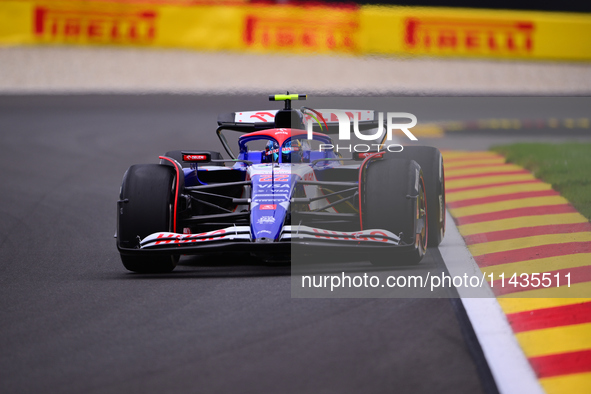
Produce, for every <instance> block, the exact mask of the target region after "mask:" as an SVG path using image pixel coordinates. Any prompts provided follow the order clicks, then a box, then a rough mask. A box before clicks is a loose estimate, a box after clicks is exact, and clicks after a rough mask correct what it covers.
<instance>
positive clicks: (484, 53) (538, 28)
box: [358, 6, 591, 60]
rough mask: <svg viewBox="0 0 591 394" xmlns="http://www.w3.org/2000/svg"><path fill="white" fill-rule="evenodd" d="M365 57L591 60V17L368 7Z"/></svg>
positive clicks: (362, 35)
mask: <svg viewBox="0 0 591 394" xmlns="http://www.w3.org/2000/svg"><path fill="white" fill-rule="evenodd" d="M358 39H359V45H360V47H362V48H363V52H364V53H374V54H411V55H432V56H459V57H462V56H468V57H493V58H518V59H557V60H558V59H560V60H591V15H587V14H569V13H549V12H533V11H531V12H530V11H504V10H499V11H496V10H495V11H493V10H472V9H451V8H447V9H446V8H440V9H436V8H407V7H378V6H368V7H364V8H363V12H361V14H360V28H359V36H358Z"/></svg>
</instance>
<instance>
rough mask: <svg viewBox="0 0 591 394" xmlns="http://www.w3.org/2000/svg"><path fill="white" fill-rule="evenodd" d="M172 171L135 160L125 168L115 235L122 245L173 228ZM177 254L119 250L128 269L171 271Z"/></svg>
mask: <svg viewBox="0 0 591 394" xmlns="http://www.w3.org/2000/svg"><path fill="white" fill-rule="evenodd" d="M175 177H176V176H175V174H174V172H173V171H172V168H170V167H167V166H162V165H158V164H137V165H133V166H131V167H130V168H129V170H127V172H126V173H125V175H124V177H123V184H122V185H121V195H120V202H119V206H118V212H117V214H118V215H117V216H118V228H117V237H118V242H119V245H120V246H121V247H123V248H139V240H140V239H143V238H144V237H146V236H148V235H150V234H153V233H157V232H176V231H175V229H174V228H173V227H174V226H173V222H174V220H173V219H174V218H173V215H174V213H173V212H174V206H173V205H174V193H175V190H174V187H175V186H176V184H175V180H176V178H175ZM178 259H179V257H178V256H177V255H153V256H147V257H144V256H139V255H129V254H124V253H122V254H121V262H122V263H123V266H124V267H125V268H127V269H128V270H129V271H133V272H139V273H162V272H170V271H172V270H173V269H174V268H175V267H176V264H177V262H178Z"/></svg>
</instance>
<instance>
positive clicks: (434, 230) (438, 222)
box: [390, 146, 445, 246]
mask: <svg viewBox="0 0 591 394" xmlns="http://www.w3.org/2000/svg"><path fill="white" fill-rule="evenodd" d="M390 157H394V158H400V159H409V160H414V161H416V162H417V163H419V165H420V166H421V169H422V170H423V178H424V179H425V190H426V191H427V212H428V213H429V216H428V218H427V219H428V222H429V246H439V244H440V243H441V241H443V237H444V235H445V174H444V169H443V157H442V156H441V152H439V149H437V148H434V147H431V146H405V147H404V150H403V151H402V152H397V153H391V154H390Z"/></svg>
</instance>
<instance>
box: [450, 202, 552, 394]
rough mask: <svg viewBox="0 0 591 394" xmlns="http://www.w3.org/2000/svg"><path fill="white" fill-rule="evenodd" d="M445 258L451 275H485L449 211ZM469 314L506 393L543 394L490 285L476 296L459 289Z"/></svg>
mask: <svg viewBox="0 0 591 394" xmlns="http://www.w3.org/2000/svg"><path fill="white" fill-rule="evenodd" d="M439 250H440V252H441V256H442V257H443V261H444V263H445V265H446V266H447V269H448V271H449V273H450V275H451V276H454V275H459V276H463V275H464V273H467V274H468V275H469V276H470V275H472V274H474V275H481V273H480V270H479V268H478V266H477V265H476V262H475V261H474V258H473V257H472V254H470V251H469V250H468V247H467V246H466V243H465V242H464V239H463V238H462V236H461V235H460V232H459V231H458V228H457V227H456V225H455V223H454V221H453V219H452V217H451V215H450V214H449V213H447V223H446V232H445V238H444V240H443V242H442V243H441V245H440V246H439ZM458 292H459V293H460V297H461V299H462V303H463V304H464V308H465V309H466V313H467V315H468V317H469V319H470V321H471V322H472V327H473V328H474V332H475V333H476V337H477V338H478V341H479V342H480V346H481V347H482V351H483V352H484V356H485V357H486V361H487V363H488V365H489V368H490V370H491V372H492V375H493V377H494V379H495V382H496V384H497V388H498V389H499V392H500V393H502V394H522V393H530V394H537V393H539V394H543V393H544V390H543V389H542V386H541V385H540V383H539V381H538V379H537V377H536V374H535V373H534V371H533V369H532V368H531V365H530V364H529V361H528V360H527V358H526V357H525V354H523V351H522V350H521V347H520V346H519V343H518V342H517V339H516V338H515V335H513V330H512V329H511V326H510V325H509V322H508V321H507V317H506V316H505V313H504V312H503V310H502V309H501V306H500V305H499V303H498V302H497V299H496V298H495V297H494V296H491V294H492V292H491V291H490V288H488V289H482V291H481V292H480V293H479V294H478V296H480V297H484V296H486V293H488V295H489V297H485V298H467V297H470V296H471V297H474V296H475V293H474V292H472V293H470V291H469V290H468V291H462V289H458Z"/></svg>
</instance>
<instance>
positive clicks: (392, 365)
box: [0, 95, 588, 393]
mask: <svg viewBox="0 0 591 394" xmlns="http://www.w3.org/2000/svg"><path fill="white" fill-rule="evenodd" d="M438 100H444V99H443V98H439V99H438ZM337 101H338V100H337ZM376 103H379V101H376ZM440 103H443V104H442V105H444V104H445V101H440ZM269 104H270V103H268V102H266V101H265V100H264V99H263V100H260V98H258V97H257V98H253V97H224V96H216V97H196V96H131V95H130V96H108V95H99V96H70V97H68V96H21V97H18V96H12V97H10V96H4V97H0V141H1V144H0V146H1V147H2V154H1V155H0V168H1V169H2V193H0V211H1V218H2V219H1V220H0V237H1V238H0V245H1V246H0V262H1V264H0V299H1V303H2V304H1V305H2V306H1V308H0V333H1V336H0V349H1V352H0V391H1V392H4V393H21V392H27V393H32V392H51V393H80V392H86V393H93V392H101V393H104V392H126V393H127V392H142V393H162V392H200V393H204V392H253V393H260V392H281V393H290V392H293V393H301V392H324V393H332V392H339V393H358V392H370V393H382V392H397V393H404V392H409V393H432V392H438V393H458V392H465V393H479V392H483V391H484V390H485V387H486V384H487V383H486V382H483V381H482V379H480V377H479V376H480V375H479V373H480V374H481V375H482V371H481V369H482V365H481V362H482V360H481V359H478V356H477V355H476V357H474V350H473V349H472V345H473V344H471V343H470V341H469V340H468V341H466V338H467V334H466V332H468V333H469V330H467V328H466V321H464V320H462V319H461V313H459V314H458V313H457V310H456V309H457V308H456V307H457V305H456V304H454V303H453V302H452V301H450V300H449V299H292V298H291V293H290V268H289V266H261V265H248V264H239V263H238V262H237V261H235V260H230V259H228V258H224V257H218V258H215V259H212V258H192V259H185V260H181V264H180V265H179V266H178V267H177V269H176V270H175V271H174V273H172V274H170V275H137V274H131V273H128V272H127V271H125V270H124V268H123V266H122V265H121V263H120V260H119V256H118V254H117V251H116V249H115V242H114V239H113V234H114V232H115V201H116V200H117V197H118V190H119V186H120V183H121V178H122V175H123V173H124V172H125V170H126V169H127V168H128V167H129V166H130V165H131V164H135V163H154V162H157V156H158V155H160V154H162V153H164V152H166V151H167V150H172V149H183V148H189V149H193V148H198V149H214V150H220V149H219V144H218V143H217V141H216V139H215V136H214V129H215V121H216V118H217V113H218V112H222V111H233V110H235V109H238V108H239V109H244V110H247V109H262V108H272V106H270V105H269ZM335 106H336V105H335ZM411 107H412V106H411ZM452 107H453V106H452ZM564 107H565V108H566V109H565V110H564V112H565V113H566V112H568V111H570V110H571V106H567V105H565V106H564ZM409 108H410V107H409ZM454 108H456V113H455V114H453V113H452V114H451V116H450V117H449V118H453V117H454V116H455V117H456V118H470V119H471V118H473V116H472V115H473V113H471V112H468V110H467V109H465V108H462V109H458V107H457V106H456V107H454ZM507 108H509V109H511V106H510V105H508V106H507ZM587 108H588V107H587ZM378 109H381V108H378ZM388 109H389V108H384V110H388ZM511 110H512V109H511ZM438 111H443V110H442V109H441V108H440V106H438V105H434V106H433V108H432V110H431V112H429V113H428V114H427V113H426V114H425V117H428V115H430V116H432V118H438V117H439V118H440V117H441V114H440V113H439V112H438ZM532 112H535V111H534V110H533V109H532ZM542 115H543V112H542ZM417 116H421V115H417ZM565 116H566V115H565ZM568 116H570V115H568ZM445 141H446V139H443V140H441V141H439V142H438V143H445ZM456 147H457V146H456ZM467 148H470V146H467ZM422 264H426V265H429V266H434V267H441V266H442V261H441V257H440V255H439V253H438V251H437V250H429V253H428V257H427V258H426V259H425V260H424V261H423V263H422ZM458 316H460V319H458ZM468 336H469V335H468ZM476 353H477V352H476Z"/></svg>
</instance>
